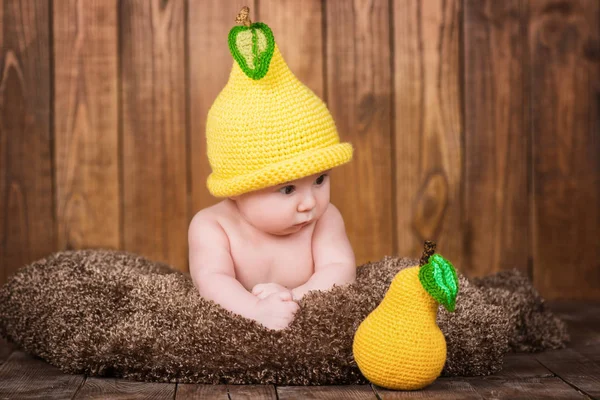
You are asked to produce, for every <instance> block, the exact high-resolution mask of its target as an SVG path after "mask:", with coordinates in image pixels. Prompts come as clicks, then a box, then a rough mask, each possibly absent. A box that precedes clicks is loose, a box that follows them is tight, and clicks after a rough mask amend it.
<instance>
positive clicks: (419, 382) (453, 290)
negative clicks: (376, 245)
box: [352, 241, 458, 390]
mask: <svg viewBox="0 0 600 400" xmlns="http://www.w3.org/2000/svg"><path fill="white" fill-rule="evenodd" d="M434 252H435V243H434V242H431V241H425V251H424V252H423V256H422V257H421V260H420V263H419V265H417V266H414V267H409V268H405V269H403V270H401V271H400V272H398V274H396V276H395V277H394V279H393V280H392V283H391V285H390V287H389V289H388V291H387V292H386V294H385V296H384V298H383V300H382V301H381V303H380V304H379V306H377V308H376V309H375V310H373V311H372V312H371V314H369V315H368V316H367V318H365V320H364V321H363V322H362V323H361V324H360V326H359V327H358V330H357V331H356V333H355V335H354V342H353V346H352V350H353V352H354V359H355V360H356V363H357V365H358V368H359V369H360V371H361V372H362V374H363V375H364V376H365V377H366V378H367V379H368V380H369V381H371V382H372V383H374V384H376V385H378V386H381V387H384V388H387V389H394V390H416V389H421V388H424V387H425V386H427V385H429V384H431V383H432V382H433V381H435V380H436V378H437V377H438V376H439V375H440V373H441V372H442V369H443V368H444V364H445V362H446V339H445V338H444V334H443V333H442V331H441V330H440V328H439V327H438V326H437V323H436V317H437V311H438V305H439V304H440V303H441V304H443V305H444V307H446V309H447V310H448V311H451V312H453V311H454V307H455V304H456V303H455V302H456V295H457V293H458V278H457V274H456V270H455V269H454V267H453V266H452V264H450V262H448V260H446V259H444V257H442V256H441V255H439V254H434Z"/></svg>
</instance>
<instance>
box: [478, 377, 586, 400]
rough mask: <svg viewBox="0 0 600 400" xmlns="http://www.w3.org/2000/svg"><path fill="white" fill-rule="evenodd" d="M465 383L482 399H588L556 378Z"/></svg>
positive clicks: (490, 379)
mask: <svg viewBox="0 0 600 400" xmlns="http://www.w3.org/2000/svg"><path fill="white" fill-rule="evenodd" d="M467 381H468V382H469V384H470V385H471V386H473V387H474V388H475V390H476V391H477V392H478V393H479V394H481V396H482V398H483V399H499V400H500V399H502V400H504V399H506V400H514V399H533V398H537V399H545V398H551V399H564V400H570V399H588V397H586V396H584V395H583V394H581V393H579V392H578V391H577V390H576V389H573V388H572V387H571V386H569V385H568V384H566V383H565V382H563V381H562V380H561V379H560V378H557V377H551V378H525V379H518V380H506V379H493V378H471V379H468V380H467Z"/></svg>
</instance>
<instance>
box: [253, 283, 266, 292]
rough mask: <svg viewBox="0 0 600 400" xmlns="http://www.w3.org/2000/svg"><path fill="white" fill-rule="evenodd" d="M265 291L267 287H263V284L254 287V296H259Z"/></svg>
mask: <svg viewBox="0 0 600 400" xmlns="http://www.w3.org/2000/svg"><path fill="white" fill-rule="evenodd" d="M264 290H265V285H263V284H262V283H259V284H258V285H254V287H253V288H252V294H253V295H257V294H259V293H261V292H262V291H264Z"/></svg>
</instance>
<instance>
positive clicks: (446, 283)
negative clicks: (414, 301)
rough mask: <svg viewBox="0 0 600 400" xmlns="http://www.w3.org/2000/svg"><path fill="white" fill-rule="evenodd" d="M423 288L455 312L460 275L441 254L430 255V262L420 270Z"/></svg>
mask: <svg viewBox="0 0 600 400" xmlns="http://www.w3.org/2000/svg"><path fill="white" fill-rule="evenodd" d="M419 280H420V281H421V285H422V286H423V288H424V289H425V290H426V291H427V293H429V295H431V297H433V298H434V299H435V301H437V302H438V303H440V304H442V305H443V306H444V307H446V310H448V311H450V312H453V311H454V308H455V306H456V295H457V294H458V276H457V275H456V270H455V269H454V267H453V266H452V264H451V263H450V261H448V260H446V259H445V258H444V257H442V256H441V255H439V254H434V255H432V256H431V257H429V262H428V263H427V264H425V265H423V266H422V267H421V269H420V270H419Z"/></svg>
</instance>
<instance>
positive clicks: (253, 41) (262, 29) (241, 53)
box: [229, 22, 275, 80]
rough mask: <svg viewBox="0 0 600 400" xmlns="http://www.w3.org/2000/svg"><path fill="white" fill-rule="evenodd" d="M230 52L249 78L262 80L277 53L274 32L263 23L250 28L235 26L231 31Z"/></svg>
mask: <svg viewBox="0 0 600 400" xmlns="http://www.w3.org/2000/svg"><path fill="white" fill-rule="evenodd" d="M229 51H231V55H232V56H233V58H234V59H235V61H236V62H237V63H238V65H239V66H240V68H241V69H242V71H244V73H245V74H246V75H247V76H248V77H249V78H252V79H254V80H258V79H261V78H263V77H264V76H265V75H266V74H267V71H268V70H269V64H270V63H271V58H272V57H273V52H274V51H275V38H273V32H272V31H271V28H269V27H268V26H267V25H266V24H264V23H262V22H255V23H253V24H251V25H250V26H249V27H248V26H234V27H233V28H231V30H230V31H229Z"/></svg>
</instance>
